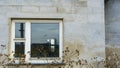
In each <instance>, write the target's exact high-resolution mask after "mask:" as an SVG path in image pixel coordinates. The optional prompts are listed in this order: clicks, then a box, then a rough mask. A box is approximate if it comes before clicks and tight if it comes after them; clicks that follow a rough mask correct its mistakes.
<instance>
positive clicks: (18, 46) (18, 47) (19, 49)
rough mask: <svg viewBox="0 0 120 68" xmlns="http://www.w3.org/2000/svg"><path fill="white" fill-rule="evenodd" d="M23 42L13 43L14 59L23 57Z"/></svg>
mask: <svg viewBox="0 0 120 68" xmlns="http://www.w3.org/2000/svg"><path fill="white" fill-rule="evenodd" d="M24 46H25V44H24V42H15V57H24Z"/></svg>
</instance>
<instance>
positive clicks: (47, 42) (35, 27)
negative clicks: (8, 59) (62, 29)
mask: <svg viewBox="0 0 120 68" xmlns="http://www.w3.org/2000/svg"><path fill="white" fill-rule="evenodd" d="M31 57H59V23H32V24H31Z"/></svg>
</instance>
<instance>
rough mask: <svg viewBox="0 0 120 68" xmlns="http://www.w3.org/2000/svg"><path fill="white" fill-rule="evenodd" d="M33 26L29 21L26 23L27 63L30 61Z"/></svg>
mask: <svg viewBox="0 0 120 68" xmlns="http://www.w3.org/2000/svg"><path fill="white" fill-rule="evenodd" d="M30 27H31V24H30V22H29V21H27V22H26V28H25V39H26V42H25V55H26V58H25V59H26V60H25V61H26V62H27V61H29V59H30V36H31V32H30V31H31V29H30Z"/></svg>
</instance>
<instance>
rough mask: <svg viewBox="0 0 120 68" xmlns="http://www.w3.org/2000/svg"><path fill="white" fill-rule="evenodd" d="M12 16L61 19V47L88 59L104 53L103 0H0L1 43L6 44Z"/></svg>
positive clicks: (101, 55)
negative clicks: (74, 49) (74, 51)
mask: <svg viewBox="0 0 120 68" xmlns="http://www.w3.org/2000/svg"><path fill="white" fill-rule="evenodd" d="M12 17H14V18H16V17H17V18H63V19H64V21H63V23H64V46H69V47H70V48H73V47H74V48H78V49H79V50H80V57H84V58H87V59H88V58H91V57H94V56H99V57H104V56H105V23H104V0H0V44H4V45H9V26H10V22H9V19H10V18H12ZM75 46H76V47H75Z"/></svg>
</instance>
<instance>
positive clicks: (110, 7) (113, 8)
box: [106, 0, 120, 46]
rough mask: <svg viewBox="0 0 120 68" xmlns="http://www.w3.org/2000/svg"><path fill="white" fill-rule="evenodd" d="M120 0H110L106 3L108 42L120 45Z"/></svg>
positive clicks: (112, 44) (108, 43)
mask: <svg viewBox="0 0 120 68" xmlns="http://www.w3.org/2000/svg"><path fill="white" fill-rule="evenodd" d="M119 7H120V1H119V0H109V1H108V2H107V3H106V44H107V45H109V46H110V45H111V46H119V45H120V9H119Z"/></svg>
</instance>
